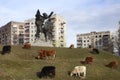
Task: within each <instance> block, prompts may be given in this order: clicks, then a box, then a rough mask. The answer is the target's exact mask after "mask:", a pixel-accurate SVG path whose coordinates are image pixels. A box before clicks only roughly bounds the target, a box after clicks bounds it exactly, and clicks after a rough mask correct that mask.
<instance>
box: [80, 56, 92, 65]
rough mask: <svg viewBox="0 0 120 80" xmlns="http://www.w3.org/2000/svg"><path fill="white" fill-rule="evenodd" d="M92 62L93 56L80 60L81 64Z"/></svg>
mask: <svg viewBox="0 0 120 80" xmlns="http://www.w3.org/2000/svg"><path fill="white" fill-rule="evenodd" d="M92 62H93V57H92V56H89V57H86V58H85V61H81V63H82V64H89V63H92Z"/></svg>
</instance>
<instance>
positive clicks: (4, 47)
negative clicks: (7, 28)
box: [1, 45, 11, 55]
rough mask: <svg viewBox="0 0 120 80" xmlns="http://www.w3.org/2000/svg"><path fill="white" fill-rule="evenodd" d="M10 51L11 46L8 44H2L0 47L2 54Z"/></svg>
mask: <svg viewBox="0 0 120 80" xmlns="http://www.w3.org/2000/svg"><path fill="white" fill-rule="evenodd" d="M10 52H11V46H10V45H6V46H3V48H2V53H1V54H2V55H4V54H5V53H10Z"/></svg>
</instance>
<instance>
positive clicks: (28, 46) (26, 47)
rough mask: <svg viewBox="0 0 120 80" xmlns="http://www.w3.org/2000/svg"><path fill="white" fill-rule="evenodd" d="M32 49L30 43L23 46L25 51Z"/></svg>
mask: <svg viewBox="0 0 120 80" xmlns="http://www.w3.org/2000/svg"><path fill="white" fill-rule="evenodd" d="M30 48H31V44H30V43H29V42H26V43H25V44H24V46H23V49H30Z"/></svg>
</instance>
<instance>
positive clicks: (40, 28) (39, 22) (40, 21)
mask: <svg viewBox="0 0 120 80" xmlns="http://www.w3.org/2000/svg"><path fill="white" fill-rule="evenodd" d="M52 14H53V12H51V13H50V15H47V13H43V14H42V15H41V14H40V11H39V10H37V13H36V15H35V17H36V18H35V24H36V27H37V31H36V34H35V37H36V39H39V38H40V33H43V34H44V36H45V40H46V41H47V36H48V35H49V32H50V27H49V26H47V27H44V25H45V23H46V22H47V21H49V20H50V17H51V16H52Z"/></svg>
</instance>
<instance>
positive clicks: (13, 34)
mask: <svg viewBox="0 0 120 80" xmlns="http://www.w3.org/2000/svg"><path fill="white" fill-rule="evenodd" d="M23 43H24V23H22V22H15V21H11V22H9V23H7V24H6V25H4V26H2V27H0V44H2V45H7V44H9V45H18V44H23Z"/></svg>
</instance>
